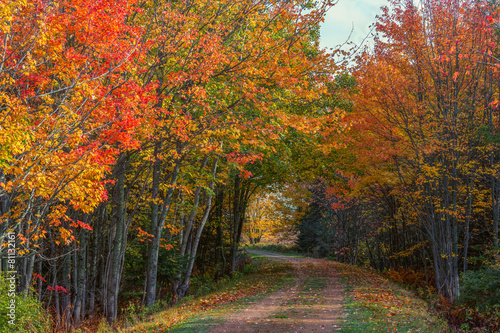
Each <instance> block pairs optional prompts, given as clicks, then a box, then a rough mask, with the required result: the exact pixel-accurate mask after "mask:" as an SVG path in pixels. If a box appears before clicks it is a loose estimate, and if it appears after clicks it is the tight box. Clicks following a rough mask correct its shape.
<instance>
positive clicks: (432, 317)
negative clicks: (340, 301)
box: [335, 263, 449, 333]
mask: <svg viewBox="0 0 500 333" xmlns="http://www.w3.org/2000/svg"><path fill="white" fill-rule="evenodd" d="M335 266H336V268H337V271H338V273H339V274H340V275H341V278H342V281H343V283H344V285H345V295H344V302H345V303H344V309H345V315H346V318H345V322H344V323H343V325H342V330H341V332H369V331H371V332H374V331H375V332H405V333H406V332H430V333H432V332H448V331H449V329H448V327H447V325H446V322H445V321H444V320H443V319H440V318H438V316H437V315H436V314H434V313H431V312H430V311H429V307H428V305H427V304H426V303H425V301H423V300H421V299H419V298H417V297H416V296H415V295H413V294H412V293H411V292H409V291H407V290H405V289H402V288H400V287H398V286H396V285H395V284H393V283H391V282H389V281H388V280H387V279H385V278H383V277H381V276H380V275H378V274H376V273H375V272H373V271H369V270H366V269H362V268H358V267H353V266H349V265H345V264H340V263H336V264H335Z"/></svg>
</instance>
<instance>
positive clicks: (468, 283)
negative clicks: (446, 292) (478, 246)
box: [459, 267, 500, 311]
mask: <svg viewBox="0 0 500 333" xmlns="http://www.w3.org/2000/svg"><path fill="white" fill-rule="evenodd" d="M459 302H460V303H462V304H464V305H467V306H468V307H471V308H477V309H478V310H480V311H489V310H491V309H493V308H494V307H495V306H497V307H498V306H499V305H500V270H499V269H498V268H494V267H487V268H484V269H481V270H479V271H468V272H465V273H462V275H461V285H460V297H459Z"/></svg>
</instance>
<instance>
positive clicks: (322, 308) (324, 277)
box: [210, 250, 343, 333]
mask: <svg viewBox="0 0 500 333" xmlns="http://www.w3.org/2000/svg"><path fill="white" fill-rule="evenodd" d="M247 252H249V253H253V254H258V255H262V256H266V257H268V258H270V259H273V260H280V261H288V262H290V263H291V264H292V267H293V275H294V280H293V282H292V283H291V284H290V285H288V287H286V288H284V289H282V290H279V291H276V292H274V293H272V294H270V295H269V296H266V297H264V298H262V299H260V300H258V301H256V302H255V303H254V304H252V305H250V306H249V307H247V308H245V309H243V310H242V311H237V312H233V313H231V314H229V315H228V316H226V318H225V320H224V323H222V324H221V325H219V326H215V327H213V328H212V329H211V330H210V332H211V333H257V332H258V333H264V332H266V333H267V332H269V333H271V332H273V333H274V332H276V333H281V332H288V333H295V332H297V333H309V332H335V331H337V330H340V322H341V315H342V304H343V300H342V293H343V287H342V285H341V284H340V281H339V277H338V275H337V274H336V273H335V270H334V269H333V267H332V264H331V263H330V262H328V261H326V260H321V259H313V258H297V257H289V256H284V255H280V254H276V253H270V252H265V251H255V250H247Z"/></svg>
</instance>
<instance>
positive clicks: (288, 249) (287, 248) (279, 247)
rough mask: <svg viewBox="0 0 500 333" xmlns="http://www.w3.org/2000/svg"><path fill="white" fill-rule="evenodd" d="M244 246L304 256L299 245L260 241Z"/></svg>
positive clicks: (244, 246) (251, 248)
mask: <svg viewBox="0 0 500 333" xmlns="http://www.w3.org/2000/svg"><path fill="white" fill-rule="evenodd" d="M243 248H244V249H247V250H256V251H266V252H272V253H278V254H281V255H287V256H294V257H304V254H303V253H301V252H300V248H299V247H298V246H297V245H284V244H273V243H259V244H245V245H243Z"/></svg>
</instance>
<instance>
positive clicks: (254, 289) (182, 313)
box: [120, 258, 291, 333]
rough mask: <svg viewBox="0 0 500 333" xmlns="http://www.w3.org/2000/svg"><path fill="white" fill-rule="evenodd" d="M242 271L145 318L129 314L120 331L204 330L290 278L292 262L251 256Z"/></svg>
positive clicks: (179, 332) (180, 332)
mask: <svg viewBox="0 0 500 333" xmlns="http://www.w3.org/2000/svg"><path fill="white" fill-rule="evenodd" d="M250 265H251V266H250V267H245V269H244V272H245V273H244V274H237V275H236V276H235V278H233V279H230V280H224V281H223V282H222V283H219V284H218V285H217V286H216V288H215V290H212V291H210V292H208V293H207V294H205V295H202V296H191V297H186V299H184V300H183V301H181V302H180V303H179V304H177V305H175V306H173V307H169V308H166V309H165V310H163V311H159V312H158V313H156V314H153V315H152V316H150V317H148V318H146V319H144V318H142V317H140V316H137V317H135V318H134V316H133V315H130V316H128V320H127V322H126V323H125V324H124V325H122V328H121V329H120V331H121V332H167V331H168V332H176V333H183V332H206V331H207V329H209V328H210V327H211V326H213V325H216V324H218V323H220V318H221V317H222V316H223V315H224V314H225V313H228V312H229V311H234V310H235V309H236V310H239V309H241V308H243V307H245V306H247V305H249V304H250V303H251V302H253V301H255V300H257V299H259V298H260V297H263V296H264V295H266V294H267V293H269V292H272V291H274V290H276V289H279V288H281V287H282V286H283V285H284V284H286V283H288V282H290V280H291V278H290V277H291V266H290V264H288V263H283V262H274V261H270V260H267V259H264V258H254V259H253V260H252V263H251V264H250Z"/></svg>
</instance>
